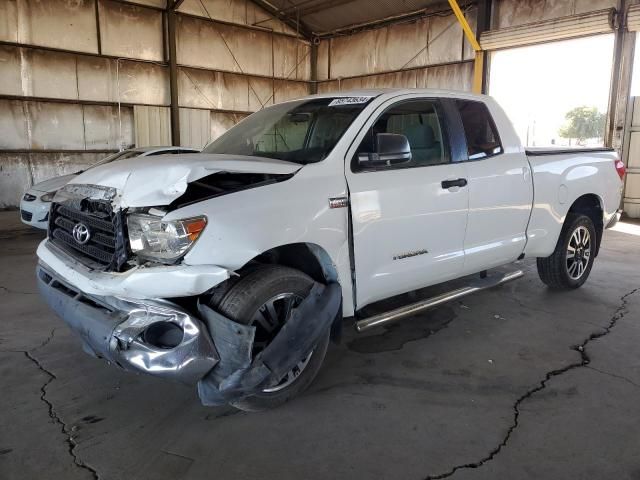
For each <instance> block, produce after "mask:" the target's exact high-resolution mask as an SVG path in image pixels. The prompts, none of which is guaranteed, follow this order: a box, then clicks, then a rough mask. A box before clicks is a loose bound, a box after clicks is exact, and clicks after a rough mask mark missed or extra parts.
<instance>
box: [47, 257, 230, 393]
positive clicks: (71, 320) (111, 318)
mask: <svg viewBox="0 0 640 480" xmlns="http://www.w3.org/2000/svg"><path fill="white" fill-rule="evenodd" d="M36 272H37V279H38V287H39V289H40V293H41V294H42V296H43V297H44V299H45V300H46V301H47V303H48V304H49V306H50V307H51V308H52V309H53V310H54V311H55V312H56V313H57V314H58V316H59V317H60V318H62V319H63V320H64V321H65V322H66V323H67V325H69V327H71V329H72V330H73V331H74V332H75V333H76V334H77V335H78V336H79V337H80V338H81V340H82V344H83V349H84V350H85V351H86V352H87V353H89V354H91V355H93V356H95V357H98V358H104V359H106V360H108V361H110V362H112V363H114V364H116V365H119V366H120V367H121V368H123V369H125V370H133V371H139V372H143V373H148V374H151V375H155V376H159V377H163V378H169V379H173V380H178V381H180V382H182V383H187V384H192V385H195V384H196V383H197V382H198V380H200V379H201V378H202V377H204V376H205V375H206V374H207V373H208V372H209V371H210V370H211V369H212V368H213V367H214V366H215V365H216V364H217V363H218V360H219V358H218V355H217V353H216V350H215V347H214V346H213V341H212V340H211V336H210V335H209V333H208V331H207V329H206V327H205V325H204V324H203V323H202V322H201V321H200V320H199V319H197V318H195V317H193V316H191V315H190V314H189V313H187V312H186V311H185V310H183V309H181V308H180V307H178V306H177V305H174V304H172V303H170V302H166V301H162V300H143V301H137V300H130V299H122V298H115V297H94V296H90V295H87V294H85V293H83V292H81V291H80V290H78V289H77V288H75V287H74V286H72V285H71V284H69V283H67V282H65V281H64V280H62V279H61V278H60V277H58V276H56V275H55V274H54V273H53V272H52V271H51V270H49V269H47V268H46V267H45V266H44V265H42V264H39V265H38V267H37V271H36Z"/></svg>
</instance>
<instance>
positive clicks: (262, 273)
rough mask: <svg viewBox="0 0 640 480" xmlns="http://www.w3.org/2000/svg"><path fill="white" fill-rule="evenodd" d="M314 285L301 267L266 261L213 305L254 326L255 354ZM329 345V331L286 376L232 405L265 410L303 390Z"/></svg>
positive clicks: (237, 320)
mask: <svg viewBox="0 0 640 480" xmlns="http://www.w3.org/2000/svg"><path fill="white" fill-rule="evenodd" d="M312 286H313V280H312V279H311V278H310V277H309V276H308V275H306V274H304V273H303V272H300V271H299V270H295V269H293V268H289V267H284V266H280V265H264V266H260V267H258V268H256V269H254V270H252V271H250V272H248V273H247V274H246V275H245V276H243V277H241V278H240V279H239V280H237V281H235V282H234V283H233V284H232V285H231V286H230V288H229V289H228V290H227V291H225V292H224V294H223V295H220V296H219V297H218V298H217V299H216V300H217V301H216V302H215V303H217V304H216V305H212V306H213V307H214V308H216V309H217V310H218V311H219V312H220V313H222V314H223V315H226V316H227V317H228V318H230V319H232V320H234V321H236V322H238V323H242V324H245V325H252V326H254V327H255V329H256V331H255V338H254V349H253V355H254V356H255V355H257V354H258V353H260V351H261V350H263V349H264V348H265V347H266V346H267V345H268V344H269V342H270V341H271V340H273V338H275V336H276V335H277V333H278V332H279V331H280V329H281V328H282V326H283V325H284V324H285V323H286V321H287V320H288V319H289V317H290V315H291V310H292V309H293V308H294V307H296V306H298V305H299V304H300V302H302V300H304V299H305V298H306V297H307V295H308V294H309V291H310V290H311V287H312ZM220 297H221V298H220ZM328 345H329V332H328V331H327V333H326V335H324V336H323V337H322V338H321V339H320V341H319V342H318V344H317V345H316V346H315V348H314V349H313V351H312V352H311V353H310V354H309V355H307V356H306V357H305V358H302V359H300V361H299V362H298V364H297V365H296V366H295V367H294V368H293V369H292V370H291V371H290V372H288V373H287V374H286V375H285V376H284V378H281V379H279V380H278V381H277V382H276V383H275V384H274V385H271V386H269V387H268V388H264V389H263V390H262V391H260V392H258V393H256V394H254V395H252V396H249V397H246V398H244V399H242V400H236V401H232V402H231V405H233V406H234V407H236V408H238V409H240V410H246V411H259V410H266V409H269V408H274V407H277V406H278V405H281V404H283V403H285V402H286V401H288V400H289V399H291V398H293V397H294V396H296V395H298V394H299V393H302V391H304V390H305V389H306V388H307V387H308V386H309V385H310V384H311V382H312V381H313V379H314V378H315V376H316V375H317V373H318V371H319V370H320V367H321V366H322V362H323V361H324V357H325V355H326V353H327V348H328Z"/></svg>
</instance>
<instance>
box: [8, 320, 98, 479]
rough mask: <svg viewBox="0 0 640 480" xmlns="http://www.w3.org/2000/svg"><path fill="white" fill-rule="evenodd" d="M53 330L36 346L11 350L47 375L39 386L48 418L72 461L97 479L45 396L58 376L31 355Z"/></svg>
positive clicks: (94, 471)
mask: <svg viewBox="0 0 640 480" xmlns="http://www.w3.org/2000/svg"><path fill="white" fill-rule="evenodd" d="M55 331H56V329H55V328H54V329H53V330H51V334H50V335H49V337H47V338H46V339H45V340H44V341H43V342H42V343H41V344H40V345H38V346H37V347H35V348H33V349H31V350H11V351H12V352H13V353H22V354H23V355H24V356H25V357H27V358H28V359H29V360H30V361H31V362H33V363H34V364H35V365H36V367H38V369H39V370H40V371H41V372H42V373H44V374H45V375H47V377H49V378H47V381H46V382H44V384H43V385H42V386H41V387H40V400H41V401H42V402H44V403H45V404H46V405H47V408H48V412H49V418H51V420H53V422H54V423H55V424H57V425H59V426H60V429H61V431H62V433H63V435H65V437H66V438H65V443H66V444H67V451H68V452H69V455H71V458H72V459H73V463H74V464H75V465H76V466H77V467H78V468H81V469H83V470H86V471H87V472H89V473H90V474H91V477H92V478H93V479H94V480H99V478H100V477H99V476H98V472H97V471H96V470H95V469H94V468H93V467H91V466H89V465H87V464H86V463H85V462H84V461H82V460H81V459H80V457H78V454H77V453H76V451H75V450H76V447H77V446H78V443H77V442H76V441H75V439H74V438H73V435H72V434H71V429H70V428H69V427H68V426H67V424H66V423H65V422H64V421H63V420H62V418H60V416H59V415H58V413H57V412H56V409H55V407H54V405H53V403H52V402H51V401H50V400H49V399H48V398H47V387H48V386H49V384H50V383H51V382H53V381H54V380H56V379H57V378H58V377H56V375H55V374H54V373H53V372H51V371H50V370H47V369H46V368H45V367H44V366H43V365H42V363H41V362H40V360H38V359H37V358H36V357H35V356H34V355H33V352H35V351H36V350H38V349H40V348H42V347H44V346H45V345H47V344H48V343H49V342H50V341H51V340H52V339H53V336H54V333H55Z"/></svg>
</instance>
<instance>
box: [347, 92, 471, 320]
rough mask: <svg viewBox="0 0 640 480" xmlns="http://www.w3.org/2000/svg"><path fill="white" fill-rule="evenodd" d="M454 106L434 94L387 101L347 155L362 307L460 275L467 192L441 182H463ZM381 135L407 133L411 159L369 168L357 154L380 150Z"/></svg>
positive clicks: (370, 120)
mask: <svg viewBox="0 0 640 480" xmlns="http://www.w3.org/2000/svg"><path fill="white" fill-rule="evenodd" d="M450 110H451V109H450V108H449V110H447V109H446V108H445V105H444V104H443V103H442V102H440V101H439V100H435V99H427V98H412V99H410V100H409V99H407V100H404V101H397V100H396V101H395V103H394V102H389V103H387V104H386V105H383V106H381V107H380V109H379V110H378V111H377V112H376V113H375V114H374V115H373V116H372V117H371V118H370V119H369V120H368V122H367V124H365V127H364V128H363V130H361V132H360V133H359V134H358V136H357V137H356V140H355V142H354V145H353V146H352V149H351V150H350V153H349V154H348V156H347V157H348V158H347V159H346V161H347V164H346V165H345V173H346V177H347V182H348V185H349V192H350V208H351V217H352V227H353V249H354V262H355V265H354V266H355V274H356V302H357V308H358V309H359V308H362V307H364V306H365V305H367V304H369V303H372V302H375V301H377V300H381V299H383V298H387V297H391V296H393V295H396V294H399V293H403V292H407V291H411V290H415V289H417V288H420V287H424V286H427V285H431V284H434V283H438V282H442V281H446V280H449V279H451V278H455V277H457V276H459V275H460V274H461V271H462V268H463V265H464V232H465V227H466V223H467V202H468V190H467V189H466V188H464V186H455V185H452V186H449V185H448V184H446V183H445V184H444V185H443V181H445V182H446V181H450V182H456V181H458V180H460V179H464V178H465V177H466V168H467V165H466V163H464V162H452V161H451V160H452V157H456V158H457V157H458V156H459V152H458V150H459V149H457V148H454V149H452V148H451V146H450V142H449V136H448V134H447V130H446V125H447V118H448V117H449V116H450V115H452V113H451V111H450ZM453 115H457V114H456V113H455V112H453ZM378 134H396V135H398V134H399V135H404V136H405V137H406V138H407V140H408V142H409V145H410V149H411V160H410V161H407V162H405V163H399V164H389V165H378V166H376V167H368V166H367V165H363V164H362V162H361V161H359V156H360V155H359V154H363V155H365V156H366V155H367V154H372V153H375V152H376V136H377V135H378ZM460 181H461V180H460Z"/></svg>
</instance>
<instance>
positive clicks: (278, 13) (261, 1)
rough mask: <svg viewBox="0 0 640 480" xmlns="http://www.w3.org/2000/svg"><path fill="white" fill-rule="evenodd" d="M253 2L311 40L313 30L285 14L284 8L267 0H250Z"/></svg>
mask: <svg viewBox="0 0 640 480" xmlns="http://www.w3.org/2000/svg"><path fill="white" fill-rule="evenodd" d="M249 1H250V2H251V3H253V4H255V5H257V6H258V7H260V8H261V9H263V10H265V11H266V12H267V13H269V14H270V15H271V16H272V17H273V18H275V19H276V20H279V21H281V22H282V23H284V24H285V25H287V26H289V27H290V28H292V29H293V30H295V31H296V32H298V33H299V34H300V35H302V37H304V38H305V39H307V40H311V39H312V37H313V32H311V30H310V29H309V28H308V27H307V26H306V25H305V24H304V23H302V22H300V21H298V20H296V19H293V18H291V17H290V16H289V15H287V14H285V13H284V12H283V11H282V10H280V9H278V8H276V7H274V6H273V5H272V4H271V3H269V2H268V1H265V0H249Z"/></svg>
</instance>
